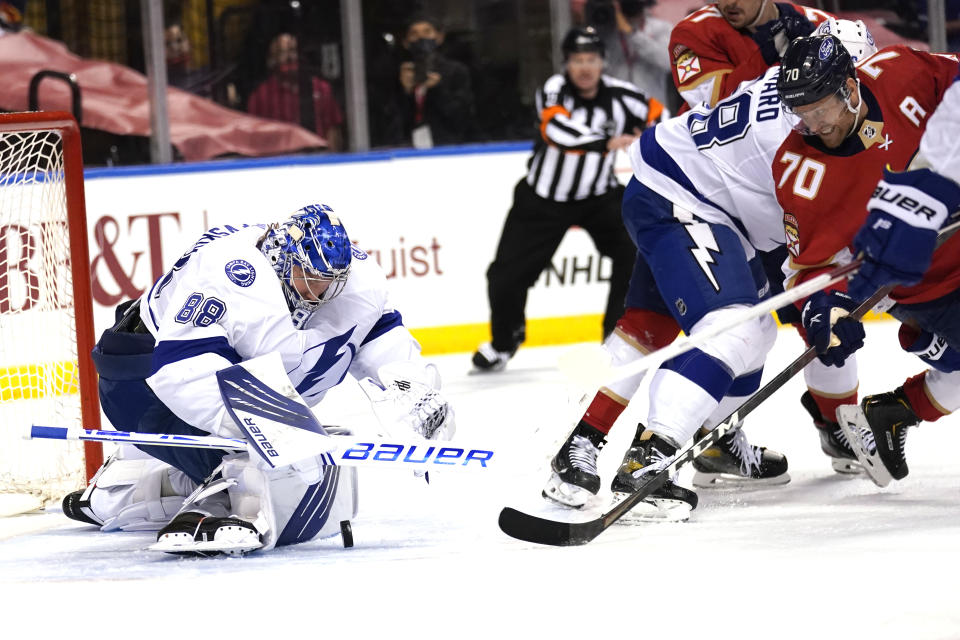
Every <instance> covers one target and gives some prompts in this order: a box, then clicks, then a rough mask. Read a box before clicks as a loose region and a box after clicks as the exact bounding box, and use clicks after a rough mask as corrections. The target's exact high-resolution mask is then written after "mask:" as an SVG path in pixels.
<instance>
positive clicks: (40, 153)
mask: <svg viewBox="0 0 960 640" xmlns="http://www.w3.org/2000/svg"><path fill="white" fill-rule="evenodd" d="M85 232H86V230H84V233H85ZM69 235H70V234H69V216H68V211H67V197H66V184H65V180H64V151H63V143H62V139H61V136H60V134H59V132H57V131H24V132H13V133H4V132H0V515H2V514H3V512H4V511H5V510H6V511H21V510H25V509H24V506H23V505H24V504H28V505H29V504H30V503H31V501H32V503H34V506H42V505H43V504H45V503H49V502H51V501H54V500H58V499H60V498H61V497H62V496H63V495H65V494H66V493H68V492H70V491H72V490H74V489H77V488H80V487H82V486H83V485H84V483H85V480H86V475H85V469H84V457H83V447H82V445H81V444H80V443H77V442H64V441H39V440H32V441H28V440H25V439H23V433H24V432H25V431H26V430H28V429H29V428H30V425H32V424H40V425H50V426H80V424H81V419H82V418H81V409H80V393H79V375H78V366H77V338H76V329H75V317H74V293H73V278H72V274H71V267H70V237H69ZM15 496H17V497H15ZM11 505H12V506H11Z"/></svg>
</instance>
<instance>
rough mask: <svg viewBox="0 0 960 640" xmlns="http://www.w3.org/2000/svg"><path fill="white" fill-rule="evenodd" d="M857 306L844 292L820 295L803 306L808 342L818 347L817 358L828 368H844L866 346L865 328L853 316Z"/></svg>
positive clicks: (811, 297) (820, 292)
mask: <svg viewBox="0 0 960 640" xmlns="http://www.w3.org/2000/svg"><path fill="white" fill-rule="evenodd" d="M856 308H857V303H856V302H855V301H854V300H853V298H851V297H850V296H848V295H847V294H845V293H843V292H841V291H830V292H829V293H828V292H825V291H818V292H816V293H815V294H813V295H812V296H810V297H809V298H808V299H807V303H806V304H805V305H803V328H804V329H805V330H806V332H807V341H808V342H809V343H810V344H811V345H813V346H814V347H816V349H817V357H818V358H819V359H820V362H822V363H823V364H825V365H827V366H834V367H840V366H843V362H844V361H845V360H846V359H847V358H848V357H849V356H850V355H851V354H852V353H853V352H854V351H856V350H857V349H859V348H860V347H862V346H863V338H864V337H865V335H866V334H865V333H864V331H863V324H861V322H860V321H859V320H854V319H853V318H851V317H850V316H849V315H847V314H849V312H851V311H853V310H854V309H856Z"/></svg>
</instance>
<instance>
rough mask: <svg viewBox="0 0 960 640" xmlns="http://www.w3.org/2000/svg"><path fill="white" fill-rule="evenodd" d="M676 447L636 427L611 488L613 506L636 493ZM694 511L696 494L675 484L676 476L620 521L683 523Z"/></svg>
mask: <svg viewBox="0 0 960 640" xmlns="http://www.w3.org/2000/svg"><path fill="white" fill-rule="evenodd" d="M676 452H677V447H675V446H674V445H673V444H671V443H670V442H668V441H667V440H664V439H663V438H661V437H660V436H658V435H656V434H655V433H653V432H651V431H647V430H646V428H645V427H644V426H643V424H638V425H637V432H636V434H635V435H634V436H633V442H632V443H631V444H630V448H629V449H628V450H627V453H626V454H625V455H624V456H623V462H622V463H621V464H620V468H619V469H618V470H617V475H616V477H615V478H614V479H613V483H612V484H611V486H610V489H611V491H613V500H614V504H616V503H617V502H619V501H620V500H623V499H624V498H626V497H627V496H629V495H630V494H631V493H633V492H634V491H636V490H637V489H638V488H639V487H640V486H641V485H642V484H643V480H644V477H645V476H646V475H647V474H649V473H656V472H657V471H660V470H661V469H663V468H664V467H665V466H666V465H667V464H669V462H670V459H671V458H673V456H674V455H675V454H676ZM696 508H697V494H696V493H694V492H693V491H691V490H690V489H687V488H685V487H681V486H680V485H678V484H676V476H674V477H673V478H671V479H670V480H668V481H667V482H666V484H664V485H663V486H662V487H660V488H659V489H657V490H656V491H654V492H653V493H652V494H651V495H650V497H649V498H647V499H646V500H644V501H643V502H641V503H640V504H638V505H636V506H635V507H634V508H633V509H631V510H630V512H629V513H627V514H626V515H624V516H623V517H622V518H621V519H620V522H623V523H625V524H630V523H637V522H682V521H684V520H688V519H689V518H690V512H691V511H692V510H694V509H696Z"/></svg>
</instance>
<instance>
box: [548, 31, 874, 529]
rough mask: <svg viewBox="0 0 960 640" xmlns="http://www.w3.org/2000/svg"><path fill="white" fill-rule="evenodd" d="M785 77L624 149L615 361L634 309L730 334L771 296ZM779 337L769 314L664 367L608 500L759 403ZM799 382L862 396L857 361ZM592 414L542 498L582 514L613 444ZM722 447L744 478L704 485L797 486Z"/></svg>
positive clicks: (615, 390) (744, 446)
mask: <svg viewBox="0 0 960 640" xmlns="http://www.w3.org/2000/svg"><path fill="white" fill-rule="evenodd" d="M831 24H832V27H833V28H834V29H839V30H840V31H842V32H844V35H845V38H844V40H845V44H846V45H847V46H848V48H851V49H853V50H854V51H855V53H854V54H853V55H856V56H858V57H861V58H863V57H866V56H868V55H870V54H872V53H873V52H874V51H876V48H875V46H874V45H873V39H872V37H871V36H870V35H869V33H868V32H867V31H866V29H865V27H863V25H862V23H859V24H858V23H850V22H848V21H831ZM778 72H779V67H773V68H772V69H770V70H768V71H767V72H766V73H765V74H764V76H762V77H761V78H760V79H759V80H757V81H756V82H754V83H750V84H745V85H744V86H742V87H741V88H740V90H739V91H738V92H736V93H734V94H733V95H732V96H731V97H729V98H727V99H726V100H724V101H722V102H721V103H719V104H718V105H717V107H716V108H714V109H709V108H707V107H706V106H705V105H703V106H701V107H697V108H695V109H693V110H692V111H690V112H689V113H687V114H684V115H683V116H680V117H678V118H674V119H671V120H669V121H667V122H664V123H660V124H658V125H657V126H656V127H655V128H653V129H650V130H647V131H645V132H644V134H643V136H642V137H641V139H640V140H638V141H637V142H635V143H634V144H633V145H631V147H630V148H629V149H628V154H629V155H630V160H631V165H632V167H633V169H634V177H633V178H632V179H631V181H630V183H629V185H628V186H627V190H626V194H625V196H624V203H623V215H624V222H625V223H626V226H627V229H628V231H629V232H630V233H631V235H632V237H633V239H634V241H635V242H636V243H637V246H638V248H639V250H640V256H639V257H638V260H637V267H636V270H635V272H634V275H633V277H632V279H631V283H630V290H629V292H628V294H627V300H626V307H627V310H628V311H627V314H625V316H624V320H625V321H627V322H624V321H622V322H621V324H618V331H617V332H615V333H614V334H613V335H611V336H610V338H608V340H607V341H606V342H605V347H606V348H607V350H608V351H609V353H610V354H611V356H612V358H613V364H615V365H619V364H625V363H627V362H629V361H631V360H634V359H636V358H638V357H641V356H642V355H643V352H642V351H640V350H638V347H637V344H638V343H640V344H642V340H640V339H638V338H637V337H636V336H633V335H631V332H630V329H631V326H630V323H629V321H628V320H629V317H630V316H631V312H632V311H633V310H637V309H641V310H651V311H657V312H661V313H669V314H671V315H672V316H673V317H674V319H675V320H676V321H677V323H678V324H679V325H680V326H681V328H682V329H683V330H684V331H685V332H686V333H687V334H688V335H692V334H695V333H697V332H698V331H701V330H706V329H708V328H709V327H710V326H712V325H713V324H714V323H723V322H724V321H725V319H726V318H727V317H728V316H729V315H730V314H734V313H737V311H738V310H739V309H740V308H741V307H743V306H745V305H753V304H756V303H757V302H758V301H759V300H760V299H761V298H762V297H765V296H766V295H767V294H768V292H769V282H768V280H767V276H766V274H765V273H764V269H763V265H762V264H761V260H760V257H759V256H758V252H768V251H773V250H776V249H778V248H779V247H781V246H782V245H783V244H784V240H785V238H784V219H783V211H782V210H781V208H780V206H779V204H778V203H777V199H776V195H775V188H774V183H773V174H772V170H771V164H772V162H773V157H774V154H775V152H776V150H777V148H778V147H779V145H780V143H781V142H782V141H783V140H784V139H785V138H786V136H787V135H788V134H789V133H790V131H791V129H792V127H793V124H794V123H793V121H792V120H789V119H788V118H787V116H786V115H785V114H784V113H783V112H782V110H781V107H780V100H779V97H778V96H777V75H778ZM781 277H782V274H781ZM652 281H655V286H652ZM775 337H776V324H775V323H774V321H773V319H772V318H771V317H770V316H765V317H763V318H760V319H757V320H755V321H753V322H750V323H744V324H742V325H741V326H739V327H738V328H736V329H733V330H731V331H728V332H726V333H724V334H721V335H720V336H718V337H717V338H714V339H712V340H711V341H709V342H708V343H706V344H705V345H704V346H703V347H701V348H700V349H693V350H691V351H689V352H687V353H686V354H683V355H681V356H679V357H677V358H675V359H673V360H670V361H668V362H666V363H665V364H664V365H663V366H662V367H661V368H660V369H659V370H657V371H656V372H655V373H654V374H653V380H652V382H651V385H650V411H649V419H648V423H647V426H646V427H644V425H642V424H641V425H639V427H638V430H637V434H636V436H635V437H634V440H633V443H632V445H631V447H630V449H629V451H628V452H627V454H626V456H625V457H624V460H623V463H622V465H621V467H620V470H619V472H618V474H617V477H616V478H615V479H614V482H613V490H614V493H615V494H617V493H629V492H631V491H632V487H633V486H634V485H635V484H636V482H635V481H636V480H637V479H638V478H639V477H640V476H642V475H643V474H645V473H647V472H649V471H651V470H659V469H660V468H662V467H663V466H664V465H665V464H666V462H667V461H668V460H669V459H670V458H671V457H672V456H673V454H674V453H675V452H676V451H677V449H678V447H680V446H681V445H682V444H683V443H685V442H686V441H687V440H689V439H690V438H691V437H693V436H694V434H695V433H696V431H697V429H698V428H701V427H703V428H706V429H710V428H712V427H713V426H715V425H716V424H718V423H719V422H720V421H721V420H723V419H724V418H726V417H727V416H728V415H729V414H730V413H732V411H733V410H734V409H735V408H736V407H738V406H739V405H741V404H742V403H743V402H744V401H745V400H746V398H747V397H749V396H750V395H752V394H753V393H754V392H755V391H756V390H757V389H758V388H759V385H760V379H761V374H762V367H763V362H764V360H765V358H766V354H767V353H768V351H769V349H770V348H771V347H772V346H773V342H774V340H775ZM805 375H806V378H807V383H808V386H811V387H816V388H819V389H823V390H825V391H827V392H829V391H830V390H831V389H832V388H834V389H836V388H839V392H840V393H838V395H844V392H846V394H849V392H850V390H851V389H853V390H854V393H855V390H856V387H857V373H856V368H855V364H854V363H853V361H852V360H851V361H848V362H847V364H846V366H844V367H842V368H841V369H837V368H833V369H832V370H830V369H828V368H827V366H826V365H825V364H823V363H819V362H818V363H816V364H814V365H813V366H811V367H808V369H807V370H806V371H805ZM642 377H643V376H642V375H637V376H634V377H632V378H628V379H624V380H620V381H617V382H615V383H612V384H610V385H608V386H607V387H605V388H604V389H601V393H606V394H607V395H609V396H612V397H616V398H622V399H624V400H623V402H624V403H625V402H627V401H628V400H629V399H630V398H631V397H633V395H634V394H635V393H636V392H637V390H638V388H639V385H640V382H641V380H642ZM599 395H600V394H598V396H599ZM805 404H806V403H805ZM814 409H815V408H814ZM812 412H813V411H812ZM589 417H590V416H589V410H588V414H586V415H585V416H584V419H583V420H581V422H580V423H579V424H578V425H577V428H576V429H575V430H574V432H573V433H572V434H571V436H570V437H569V438H568V440H567V441H566V443H565V444H564V445H563V447H562V448H561V450H560V452H558V454H557V456H556V457H555V458H554V460H553V463H552V472H553V473H552V475H551V478H550V480H549V481H548V483H547V486H546V487H545V489H544V495H545V496H547V497H549V498H551V499H553V500H555V501H557V502H560V503H561V504H566V505H569V506H574V507H579V506H581V505H583V504H584V503H585V502H586V500H588V499H589V497H590V496H591V495H592V494H596V493H597V491H598V490H599V486H600V480H599V477H598V474H597V469H596V459H597V454H598V449H599V448H600V447H601V446H602V444H603V443H604V442H605V440H604V436H605V434H604V433H599V434H598V433H594V432H596V431H597V430H596V429H595V428H594V427H593V426H592V425H591V424H590V423H589V422H590V420H589ZM816 417H817V416H816V415H815V418H816ZM831 426H832V427H834V428H831V429H829V430H821V441H822V446H823V448H824V451H825V452H827V453H828V454H830V455H834V454H836V455H834V457H838V456H840V455H842V456H843V458H845V460H846V462H847V463H849V462H851V461H853V459H854V455H853V452H852V451H850V450H849V447H846V450H842V449H841V445H843V444H845V441H842V440H840V437H841V433H842V432H841V430H840V428H839V426H838V425H831ZM727 438H729V439H730V440H731V442H730V443H728V446H727V447H726V449H727V451H728V452H730V453H732V454H733V456H730V455H729V454H727V457H730V458H731V461H733V462H737V463H739V464H740V466H741V470H740V472H739V473H736V472H734V473H730V472H729V470H725V469H724V468H723V467H722V466H721V465H715V464H713V463H712V462H711V460H710V459H709V458H707V459H703V458H705V456H701V458H698V459H697V461H695V463H694V464H695V467H696V468H697V471H698V476H701V477H702V478H705V482H710V481H713V480H720V481H724V480H725V481H727V482H729V481H730V480H737V479H738V478H737V476H738V475H739V476H741V478H739V479H743V477H746V479H748V480H749V479H750V478H751V477H753V478H754V479H759V480H763V481H765V482H785V481H787V480H788V479H789V477H788V476H787V475H786V469H787V463H786V459H785V458H784V457H783V456H782V455H780V454H778V453H775V452H772V451H768V450H766V449H764V448H763V447H755V446H753V445H750V444H749V443H748V442H747V441H746V438H745V436H744V435H743V433H742V430H737V431H735V432H734V433H733V434H731V435H730V436H727ZM834 467H835V468H838V465H837V464H836V463H835V465H834ZM838 470H839V469H838ZM684 502H685V503H687V504H688V505H689V507H690V508H692V507H693V506H695V505H696V499H695V495H692V492H689V491H688V490H686V489H684V488H682V487H678V486H676V485H674V484H673V483H668V484H667V485H666V486H665V487H664V488H663V489H662V490H660V491H659V492H657V493H655V494H654V500H653V503H654V504H655V505H659V506H662V505H664V504H670V505H671V511H674V513H679V514H680V516H681V517H682V515H683V504H682V503H684ZM677 507H679V509H677ZM687 512H688V509H687Z"/></svg>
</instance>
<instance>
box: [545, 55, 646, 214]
mask: <svg viewBox="0 0 960 640" xmlns="http://www.w3.org/2000/svg"><path fill="white" fill-rule="evenodd" d="M536 106H537V113H538V114H539V115H540V137H539V138H537V139H536V142H535V144H534V148H533V156H532V157H531V158H530V161H529V162H528V163H527V168H528V170H527V184H529V185H530V186H531V187H532V188H533V190H534V191H535V192H536V193H537V195H539V196H540V197H541V198H545V199H547V200H553V201H555V202H569V201H571V200H584V199H586V198H591V197H594V196H599V195H603V194H604V193H606V192H607V191H608V190H609V189H610V188H611V187H613V186H614V185H616V184H617V179H616V177H614V175H613V162H614V156H615V155H616V154H614V153H611V152H609V151H607V141H608V140H609V139H610V138H613V137H616V136H618V135H622V134H624V133H633V129H634V127H636V128H638V129H641V130H642V129H644V128H645V127H646V126H647V124H648V123H653V122H656V121H657V120H659V119H660V118H661V117H662V116H663V115H665V112H664V110H663V105H661V104H660V103H659V102H657V101H656V100H653V99H650V100H648V99H647V97H646V96H645V95H644V94H643V92H642V91H640V89H638V88H637V87H636V86H634V85H632V84H630V83H629V82H624V81H622V80H618V79H616V78H613V77H611V76H607V75H604V76H602V77H601V78H600V88H599V90H598V92H597V95H596V97H594V98H593V99H591V100H585V99H583V98H581V97H580V96H579V95H578V94H577V89H576V87H575V86H574V85H573V84H572V83H570V82H569V81H568V79H567V77H566V76H565V75H563V74H556V75H554V76H551V77H550V78H549V79H548V80H547V81H546V83H544V85H543V86H542V87H541V88H540V89H538V90H537V97H536Z"/></svg>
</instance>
